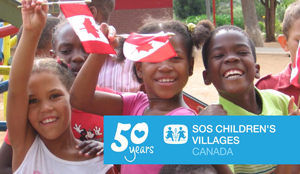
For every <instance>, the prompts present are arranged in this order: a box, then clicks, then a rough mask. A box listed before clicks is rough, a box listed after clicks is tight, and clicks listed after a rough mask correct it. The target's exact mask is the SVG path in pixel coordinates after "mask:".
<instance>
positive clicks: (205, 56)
mask: <svg viewBox="0 0 300 174" xmlns="http://www.w3.org/2000/svg"><path fill="white" fill-rule="evenodd" d="M221 30H226V31H229V30H235V31H238V32H240V33H241V34H243V35H244V36H245V37H246V38H247V40H248V43H249V46H250V49H251V52H252V55H253V58H254V62H256V51H255V46H254V43H253V41H252V39H251V38H250V37H249V35H248V34H247V33H246V32H245V31H244V30H243V29H241V28H239V27H237V26H234V25H223V26H220V27H218V28H216V29H215V30H214V31H212V32H211V33H210V35H209V37H208V38H207V39H206V41H205V42H204V44H203V47H202V59H203V64H204V67H205V69H207V68H208V55H209V53H210V52H209V50H208V46H209V44H210V41H211V39H212V38H213V37H214V36H215V35H216V34H217V33H218V32H219V31H221Z"/></svg>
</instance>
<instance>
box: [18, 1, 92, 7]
mask: <svg viewBox="0 0 300 174" xmlns="http://www.w3.org/2000/svg"><path fill="white" fill-rule="evenodd" d="M83 2H85V3H91V2H92V1H91V0H85V1H58V2H47V3H42V4H39V5H55V4H78V3H83ZM22 7H23V6H22V5H19V6H18V8H22Z"/></svg>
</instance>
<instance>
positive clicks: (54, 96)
mask: <svg viewBox="0 0 300 174" xmlns="http://www.w3.org/2000/svg"><path fill="white" fill-rule="evenodd" d="M60 96H61V95H59V94H52V95H51V96H50V99H55V98H58V97H60Z"/></svg>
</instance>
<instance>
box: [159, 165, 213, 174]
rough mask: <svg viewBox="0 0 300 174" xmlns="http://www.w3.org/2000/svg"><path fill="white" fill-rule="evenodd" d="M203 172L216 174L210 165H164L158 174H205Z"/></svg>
mask: <svg viewBox="0 0 300 174" xmlns="http://www.w3.org/2000/svg"><path fill="white" fill-rule="evenodd" d="M205 172H210V173H213V174H217V171H216V169H215V168H214V167H213V166H212V165H164V166H163V167H162V168H161V170H160V172H159V174H198V173H199V174H200V173H201V174H205Z"/></svg>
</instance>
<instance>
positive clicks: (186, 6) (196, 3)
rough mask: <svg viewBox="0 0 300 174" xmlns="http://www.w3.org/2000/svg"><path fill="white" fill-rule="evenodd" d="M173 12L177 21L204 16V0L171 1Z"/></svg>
mask: <svg viewBox="0 0 300 174" xmlns="http://www.w3.org/2000/svg"><path fill="white" fill-rule="evenodd" d="M173 10H174V13H175V16H176V17H177V18H178V19H185V18H187V17H189V16H197V15H202V14H206V9H205V0H173Z"/></svg>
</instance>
